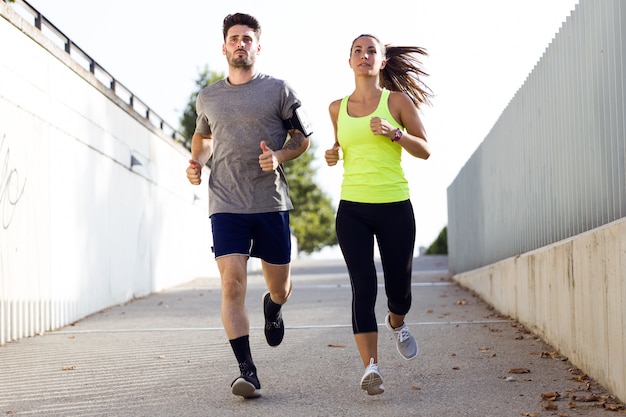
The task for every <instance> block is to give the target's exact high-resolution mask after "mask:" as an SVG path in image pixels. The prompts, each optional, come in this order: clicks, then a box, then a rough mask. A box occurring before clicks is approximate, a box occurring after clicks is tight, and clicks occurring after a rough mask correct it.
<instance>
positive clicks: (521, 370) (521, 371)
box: [509, 368, 530, 374]
mask: <svg viewBox="0 0 626 417" xmlns="http://www.w3.org/2000/svg"><path fill="white" fill-rule="evenodd" d="M509 373H510V374H529V373H530V369H526V368H511V369H509Z"/></svg>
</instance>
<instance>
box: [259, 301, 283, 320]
mask: <svg viewBox="0 0 626 417" xmlns="http://www.w3.org/2000/svg"><path fill="white" fill-rule="evenodd" d="M267 298H268V300H267V302H266V303H265V306H263V309H264V312H265V316H266V317H268V318H274V317H277V316H278V313H280V309H281V307H282V305H280V304H276V303H275V302H273V301H272V297H271V296H270V297H267Z"/></svg>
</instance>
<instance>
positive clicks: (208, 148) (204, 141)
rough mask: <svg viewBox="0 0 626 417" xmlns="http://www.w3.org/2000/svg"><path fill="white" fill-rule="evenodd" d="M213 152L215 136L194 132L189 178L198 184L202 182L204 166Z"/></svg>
mask: <svg viewBox="0 0 626 417" xmlns="http://www.w3.org/2000/svg"><path fill="white" fill-rule="evenodd" d="M212 154H213V136H212V135H210V134H209V135H203V134H200V133H194V134H193V136H192V137H191V159H190V160H189V166H188V167H187V179H188V180H189V182H190V183H192V184H194V185H198V184H200V183H201V182H202V180H201V178H200V177H201V176H202V167H203V166H204V165H206V163H207V162H208V161H209V158H210V157H211V155H212Z"/></svg>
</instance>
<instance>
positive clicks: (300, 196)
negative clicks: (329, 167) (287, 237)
mask: <svg viewBox="0 0 626 417" xmlns="http://www.w3.org/2000/svg"><path fill="white" fill-rule="evenodd" d="M222 78H224V74H222V73H216V72H213V71H210V70H209V69H208V67H205V68H204V69H203V70H202V71H201V72H200V73H199V76H198V80H197V81H196V89H195V90H194V91H193V92H192V93H191V95H190V96H189V102H188V103H187V106H186V107H185V110H184V113H183V115H182V116H181V118H180V126H181V127H180V131H181V133H182V134H183V136H184V137H185V138H186V139H185V141H184V142H183V143H182V144H183V146H185V147H186V148H187V149H189V150H191V137H192V136H193V132H194V130H195V127H196V117H197V114H196V99H197V97H198V93H199V92H200V90H202V89H203V88H204V87H206V86H207V85H209V84H212V83H214V82H216V81H218V80H221V79H222ZM314 154H315V144H313V143H312V144H311V148H310V149H309V150H308V151H307V152H305V153H304V154H302V155H300V156H299V157H298V158H296V159H294V160H292V161H288V162H286V163H285V173H286V177H287V182H288V183H289V190H290V196H291V200H292V202H293V205H294V210H293V211H292V213H291V216H290V217H291V228H292V231H293V234H294V235H295V236H296V239H297V240H298V251H299V252H304V253H306V254H311V253H313V252H316V251H319V250H320V249H322V248H323V247H325V246H332V245H334V244H336V243H337V237H336V234H335V210H334V208H333V206H332V202H331V199H330V197H329V196H328V195H327V194H325V193H324V191H323V190H321V189H320V188H319V187H318V185H317V184H316V183H315V181H314V179H315V169H314V168H313V165H312V164H313V161H314ZM209 164H210V161H209Z"/></svg>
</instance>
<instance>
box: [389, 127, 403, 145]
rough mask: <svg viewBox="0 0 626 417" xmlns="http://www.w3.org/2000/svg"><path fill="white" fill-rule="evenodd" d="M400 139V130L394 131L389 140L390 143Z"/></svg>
mask: <svg viewBox="0 0 626 417" xmlns="http://www.w3.org/2000/svg"><path fill="white" fill-rule="evenodd" d="M401 138H402V130H400V129H396V133H395V135H393V139H391V141H392V142H397V141H399V140H400V139H401Z"/></svg>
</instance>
